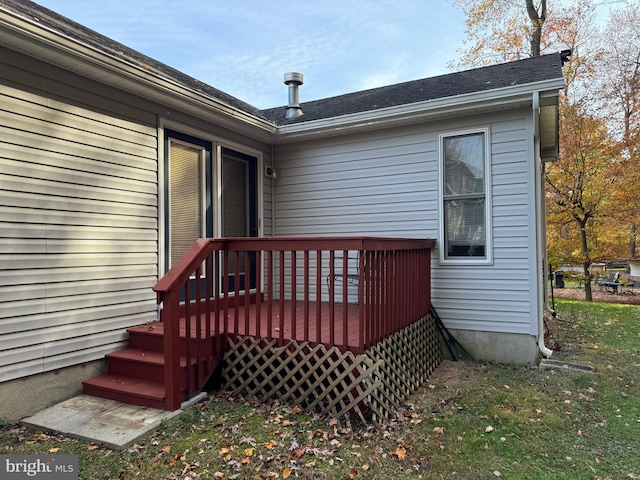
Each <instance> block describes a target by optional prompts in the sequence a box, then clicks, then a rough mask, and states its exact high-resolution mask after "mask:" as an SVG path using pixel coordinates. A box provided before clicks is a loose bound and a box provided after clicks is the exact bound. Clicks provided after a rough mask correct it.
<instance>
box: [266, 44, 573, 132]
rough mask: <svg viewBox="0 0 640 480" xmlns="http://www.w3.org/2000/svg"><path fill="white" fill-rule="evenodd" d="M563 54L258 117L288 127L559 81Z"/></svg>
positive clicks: (271, 111)
mask: <svg viewBox="0 0 640 480" xmlns="http://www.w3.org/2000/svg"><path fill="white" fill-rule="evenodd" d="M567 55H568V52H561V53H556V54H551V55H544V56H541V57H532V58H527V59H524V60H518V61H514V62H509V63H503V64H499V65H493V66H489V67H481V68H476V69H473V70H465V71H462V72H457V73H450V74H447V75H440V76H437V77H430V78H423V79H420V80H414V81H410V82H404V83H398V84H395V85H389V86H386V87H379V88H373V89H371V90H363V91H361V92H355V93H349V94H346V95H340V96H337V97H331V98H324V99H322V100H315V101H312V102H301V103H300V107H301V109H302V112H303V113H304V114H303V115H302V116H300V117H295V118H291V119H285V113H286V106H282V107H277V108H271V109H268V110H263V111H262V114H263V115H264V117H265V118H267V119H268V120H272V121H274V122H276V123H278V124H279V125H289V124H292V123H301V122H308V121H311V120H320V119H325V118H333V117H339V116H344V115H349V114H353V113H361V112H367V111H373V110H378V109H382V108H386V107H393V106H398V105H408V104H411V103H416V102H423V101H426V100H435V99H439V98H445V97H453V96H456V95H462V94H466V93H475V92H482V91H487V90H493V89H497V88H503V87H510V86H515V85H524V84H529V83H536V82H541V81H545V80H552V79H557V78H562V64H563V61H564V59H565V58H566V56H567ZM302 88H303V87H302ZM301 95H302V91H301Z"/></svg>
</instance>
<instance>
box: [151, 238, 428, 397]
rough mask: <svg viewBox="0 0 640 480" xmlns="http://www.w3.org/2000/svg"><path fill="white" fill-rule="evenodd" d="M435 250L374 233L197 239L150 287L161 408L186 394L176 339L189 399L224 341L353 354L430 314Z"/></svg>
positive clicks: (212, 365) (420, 241)
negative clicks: (160, 348)
mask: <svg viewBox="0 0 640 480" xmlns="http://www.w3.org/2000/svg"><path fill="white" fill-rule="evenodd" d="M433 245H434V241H433V240H430V239H394V238H377V237H301V238H291V237H286V238H282V237H273V238H224V239H199V240H198V241H196V243H194V245H193V246H192V247H191V248H190V249H189V250H188V251H187V252H186V253H185V254H184V256H183V257H182V258H181V259H180V260H178V262H177V263H176V264H175V265H174V266H173V267H172V268H171V270H169V272H167V274H166V275H165V276H164V277H163V278H162V279H161V280H160V281H159V282H158V283H157V284H156V285H155V287H154V290H155V291H156V292H157V296H158V303H159V304H161V305H162V309H161V313H160V320H161V321H162V323H163V327H164V352H165V388H166V392H167V396H166V397H167V398H166V403H167V408H168V409H177V408H179V407H180V402H181V398H182V396H183V395H182V393H181V387H180V386H181V375H180V368H181V360H180V357H181V352H180V348H181V343H182V356H183V358H184V357H186V365H185V367H186V371H187V372H191V373H189V374H187V385H186V388H187V397H189V396H191V395H193V394H195V393H197V392H198V391H199V390H200V389H201V388H202V387H203V386H204V382H206V380H207V378H208V376H209V375H210V374H211V372H212V371H213V369H214V368H215V366H216V365H217V363H218V361H219V360H220V358H221V356H222V354H223V351H224V345H225V344H226V338H227V337H228V336H229V335H248V336H256V337H265V338H267V340H269V341H271V340H273V339H276V340H277V342H278V344H280V345H282V344H284V343H286V342H287V341H288V340H291V339H296V340H298V341H306V342H311V343H314V344H317V343H323V344H326V345H328V346H332V347H333V346H335V347H338V348H339V349H340V350H342V351H346V350H352V351H353V352H354V353H356V354H359V353H362V352H364V351H365V350H366V349H368V348H370V347H371V346H372V345H374V344H376V343H377V342H380V341H381V340H383V339H384V338H386V337H388V336H389V335H391V334H393V333H395V332H397V331H399V330H401V329H402V328H404V327H406V326H408V325H410V324H411V323H413V322H415V321H417V320H419V319H420V318H422V317H423V316H424V315H426V314H427V313H428V312H429V310H430V308H431V280H430V276H431V261H430V258H431V248H432V247H433ZM181 333H182V337H183V338H182V339H181V335H180V334H181ZM190 367H191V368H190Z"/></svg>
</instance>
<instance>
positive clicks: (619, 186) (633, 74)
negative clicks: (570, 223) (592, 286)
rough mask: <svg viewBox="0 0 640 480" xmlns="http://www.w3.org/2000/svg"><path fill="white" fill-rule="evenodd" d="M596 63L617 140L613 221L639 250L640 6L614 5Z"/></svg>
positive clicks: (633, 251) (632, 251)
mask: <svg viewBox="0 0 640 480" xmlns="http://www.w3.org/2000/svg"><path fill="white" fill-rule="evenodd" d="M599 51H600V52H601V55H600V56H599V58H598V62H597V67H598V68H597V69H598V72H599V73H600V75H599V76H598V80H599V82H598V85H599V90H598V94H599V95H598V98H600V99H601V101H602V105H601V107H602V108H601V111H603V112H605V113H606V115H607V117H606V118H607V121H608V123H609V125H610V126H611V134H612V138H613V139H614V140H615V142H616V157H617V159H616V163H615V170H614V172H613V175H612V176H613V178H615V181H616V188H615V193H616V195H615V198H614V202H615V204H616V208H615V211H614V214H613V217H614V218H615V225H616V226H617V227H619V228H618V230H620V229H624V232H619V234H620V235H621V236H622V237H623V238H625V239H626V246H627V249H626V251H623V252H621V253H620V256H625V255H626V256H629V257H635V256H636V255H637V243H638V242H637V236H638V226H639V225H640V206H639V205H638V197H639V196H640V111H639V110H640V8H639V5H638V4H637V3H636V4H626V5H624V6H622V7H621V8H617V9H613V10H612V11H611V13H610V16H609V19H608V22H607V24H606V27H605V28H604V30H603V31H602V32H601V35H600V42H599Z"/></svg>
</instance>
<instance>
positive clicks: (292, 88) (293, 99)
mask: <svg viewBox="0 0 640 480" xmlns="http://www.w3.org/2000/svg"><path fill="white" fill-rule="evenodd" d="M284 83H285V85H288V86H289V105H287V115H286V118H296V117H299V116H300V115H302V109H301V108H300V98H299V91H298V87H299V86H300V85H302V84H303V83H304V82H303V81H302V74H301V73H295V72H289V73H285V74H284Z"/></svg>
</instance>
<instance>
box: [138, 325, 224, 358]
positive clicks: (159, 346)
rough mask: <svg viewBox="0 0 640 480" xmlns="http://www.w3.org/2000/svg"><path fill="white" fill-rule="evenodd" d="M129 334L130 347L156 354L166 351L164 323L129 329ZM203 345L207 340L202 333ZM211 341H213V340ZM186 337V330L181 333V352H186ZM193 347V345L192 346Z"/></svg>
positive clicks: (193, 334) (193, 336) (192, 335)
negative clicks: (151, 351)
mask: <svg viewBox="0 0 640 480" xmlns="http://www.w3.org/2000/svg"><path fill="white" fill-rule="evenodd" d="M127 332H128V333H129V346H130V347H131V348H139V349H141V350H153V351H155V352H162V351H164V343H163V342H164V340H163V338H164V328H163V325H162V323H160V322H156V323H149V324H147V325H140V326H138V327H131V328H128V329H127ZM191 338H192V340H194V341H195V338H196V335H195V332H192V334H191ZM201 341H202V343H201V345H205V344H206V342H207V339H206V337H205V335H204V333H202V337H201ZM209 341H213V339H212V338H210V339H209ZM185 345H186V335H185V332H184V330H181V331H180V350H181V351H182V352H184V351H185ZM192 347H193V344H192Z"/></svg>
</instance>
